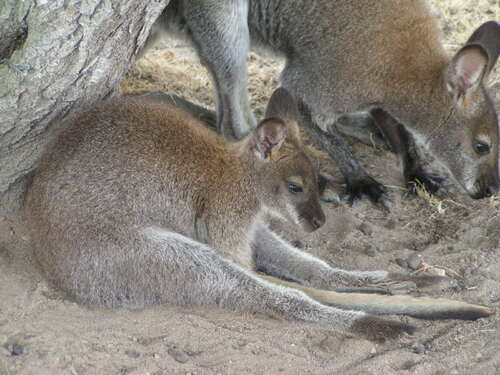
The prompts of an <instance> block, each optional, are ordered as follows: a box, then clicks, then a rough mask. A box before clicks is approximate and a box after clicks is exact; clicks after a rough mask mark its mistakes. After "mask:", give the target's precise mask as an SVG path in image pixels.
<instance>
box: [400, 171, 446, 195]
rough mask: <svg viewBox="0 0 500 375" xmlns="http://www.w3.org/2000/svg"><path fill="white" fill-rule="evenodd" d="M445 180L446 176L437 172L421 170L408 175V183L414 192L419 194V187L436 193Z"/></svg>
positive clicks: (410, 189)
mask: <svg viewBox="0 0 500 375" xmlns="http://www.w3.org/2000/svg"><path fill="white" fill-rule="evenodd" d="M444 180H445V178H444V177H442V176H440V175H438V174H436V173H424V172H423V171H419V172H415V173H412V174H411V175H410V176H408V178H407V183H406V185H407V186H408V189H409V191H410V192H411V193H412V194H417V192H418V188H423V189H425V191H427V192H428V193H430V194H434V193H435V192H436V191H438V190H439V188H440V187H441V184H442V183H443V181H444Z"/></svg>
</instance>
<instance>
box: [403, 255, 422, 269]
mask: <svg viewBox="0 0 500 375" xmlns="http://www.w3.org/2000/svg"><path fill="white" fill-rule="evenodd" d="M406 263H407V264H408V267H409V268H410V269H412V270H414V271H416V270H418V269H419V268H420V266H422V258H421V257H420V255H418V254H412V255H410V256H409V257H408V258H407V259H406Z"/></svg>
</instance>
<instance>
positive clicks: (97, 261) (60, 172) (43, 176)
mask: <svg viewBox="0 0 500 375" xmlns="http://www.w3.org/2000/svg"><path fill="white" fill-rule="evenodd" d="M295 112H296V108H295V106H294V103H293V100H292V98H291V97H290V95H289V94H288V93H287V92H286V91H284V90H283V89H279V90H277V91H276V92H275V93H274V94H273V96H272V98H271V100H270V102H269V105H268V109H267V113H266V117H267V118H266V119H265V120H263V121H262V122H261V123H260V124H259V125H258V126H257V127H256V128H255V129H254V130H252V131H251V132H250V133H249V134H248V135H247V136H246V137H245V138H243V139H242V140H241V141H239V142H236V143H229V142H228V141H227V140H225V139H224V138H222V137H220V136H218V135H217V134H216V133H214V132H212V131H211V130H209V129H207V128H204V127H203V126H202V125H201V123H199V122H198V121H197V120H195V119H194V117H191V116H190V115H188V114H187V113H186V112H183V111H181V110H179V109H177V108H174V107H172V106H168V105H165V104H163V103H160V102H158V101H155V100H145V99H141V98H121V99H117V100H112V101H106V102H103V103H101V104H99V105H97V106H95V107H93V108H90V109H88V110H86V111H84V112H82V113H80V114H79V115H76V116H75V117H73V118H72V119H70V124H68V125H69V126H68V127H66V128H65V129H64V130H63V131H62V133H61V134H60V135H59V136H58V137H57V138H56V140H55V142H53V143H52V144H51V145H50V146H49V147H48V149H47V152H46V154H45V156H44V157H43V159H42V161H41V163H40V166H39V168H38V170H37V173H36V175H35V177H34V181H33V184H32V186H31V188H30V190H29V192H28V196H27V201H26V207H25V209H26V219H27V220H28V223H29V225H30V227H31V228H32V234H31V237H32V242H33V246H34V249H35V254H36V256H37V258H38V260H39V263H40V265H41V267H42V268H43V270H44V271H45V273H46V275H47V277H48V278H50V280H52V282H53V283H54V284H56V285H57V286H59V287H60V288H61V289H63V290H65V291H66V292H68V293H69V294H70V295H72V296H73V297H75V298H76V299H77V300H78V301H81V302H84V303H96V304H102V305H106V306H145V305H150V304H158V303H173V304H179V305H212V306H215V305H217V306H221V307H224V308H229V309H235V310H250V311H258V312H263V313H267V314H271V315H274V316H277V317H282V318H286V319H294V320H298V321H301V322H305V323H309V324H312V325H315V326H318V327H321V328H324V329H327V330H334V331H339V332H347V331H351V332H355V333H357V334H360V335H364V336H366V337H369V338H380V337H384V336H387V337H392V336H395V335H397V334H399V333H401V332H404V331H411V330H412V327H411V326H408V325H407V324H403V323H400V322H395V321H390V320H384V319H381V318H378V317H375V316H374V315H371V314H406V315H410V316H414V317H419V318H461V319H475V318H479V317H484V316H488V315H490V314H491V313H492V311H491V310H490V309H488V308H486V307H482V306H477V305H470V304H467V303H462V302H457V301H450V300H445V299H432V298H420V299H419V298H412V297H407V296H400V297H397V296H384V295H370V294H362V293H353V294H342V293H338V292H333V291H326V290H319V289H314V288H322V289H331V288H335V287H337V286H342V285H346V284H352V283H354V284H358V283H360V282H378V281H382V280H389V279H393V278H395V279H401V278H403V277H402V276H401V275H392V274H389V273H387V272H385V271H373V272H367V271H364V272H362V271H345V270H341V269H336V268H332V267H331V266H329V265H328V264H326V263H325V262H323V261H321V260H319V259H316V258H314V257H312V256H310V255H308V254H306V253H303V252H301V251H299V250H298V249H296V248H294V247H292V246H290V245H289V244H287V243H286V242H285V241H284V240H282V239H281V238H279V237H278V236H277V235H276V234H274V233H273V232H272V231H270V229H269V228H268V226H267V225H266V222H265V216H266V215H268V214H271V215H275V216H277V217H281V218H283V219H285V220H288V221H291V222H293V223H296V224H298V225H301V226H302V227H303V228H304V229H306V230H307V231H313V230H316V229H318V228H319V227H321V226H322V224H323V223H324V221H325V216H324V213H323V210H322V209H321V206H320V204H319V199H318V187H317V177H316V174H315V171H314V168H313V166H312V164H311V162H310V160H309V159H308V157H307V156H306V154H305V151H304V147H303V145H302V142H301V140H300V138H299V131H298V126H297V124H296V123H295V122H294V121H293V118H295V116H297V114H296V113H295ZM257 271H263V272H266V273H267V275H262V274H259V273H257ZM279 278H286V279H288V280H294V281H297V282H298V283H300V284H298V283H294V282H291V281H283V280H280V279H279ZM415 281H416V282H417V283H419V282H426V281H430V282H432V281H433V279H429V280H428V279H425V278H417V279H415ZM301 284H302V285H301ZM333 306H336V307H333ZM354 310H358V311H354Z"/></svg>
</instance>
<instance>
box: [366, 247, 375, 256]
mask: <svg viewBox="0 0 500 375" xmlns="http://www.w3.org/2000/svg"><path fill="white" fill-rule="evenodd" d="M365 253H366V255H368V256H370V257H374V256H377V248H376V247H375V246H373V245H369V246H367V247H366V248H365Z"/></svg>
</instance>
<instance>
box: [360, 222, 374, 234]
mask: <svg viewBox="0 0 500 375" xmlns="http://www.w3.org/2000/svg"><path fill="white" fill-rule="evenodd" d="M358 229H359V230H360V231H361V232H362V233H363V234H365V235H367V236H371V235H372V234H373V229H372V227H371V226H370V224H368V223H362V224H361V225H360V226H359V227H358Z"/></svg>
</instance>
